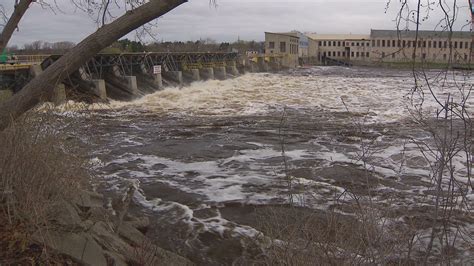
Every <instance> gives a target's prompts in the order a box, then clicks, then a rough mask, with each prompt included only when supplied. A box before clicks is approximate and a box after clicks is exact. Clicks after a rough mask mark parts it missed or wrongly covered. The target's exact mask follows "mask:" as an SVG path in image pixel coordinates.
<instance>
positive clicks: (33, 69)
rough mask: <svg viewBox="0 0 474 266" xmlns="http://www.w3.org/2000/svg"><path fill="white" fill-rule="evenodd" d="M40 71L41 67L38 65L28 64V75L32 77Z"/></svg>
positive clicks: (41, 70)
mask: <svg viewBox="0 0 474 266" xmlns="http://www.w3.org/2000/svg"><path fill="white" fill-rule="evenodd" d="M41 72H43V69H42V68H41V66H40V65H32V66H30V75H31V76H32V77H34V78H35V77H37V76H39V75H40V74H41Z"/></svg>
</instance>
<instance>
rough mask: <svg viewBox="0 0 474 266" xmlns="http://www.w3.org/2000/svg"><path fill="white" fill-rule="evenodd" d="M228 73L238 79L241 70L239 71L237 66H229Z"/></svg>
mask: <svg viewBox="0 0 474 266" xmlns="http://www.w3.org/2000/svg"><path fill="white" fill-rule="evenodd" d="M226 71H227V73H229V74H231V75H232V76H234V77H236V76H238V75H239V70H238V69H237V66H235V65H234V66H227V67H226Z"/></svg>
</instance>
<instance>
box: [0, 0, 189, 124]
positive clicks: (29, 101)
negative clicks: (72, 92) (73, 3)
mask: <svg viewBox="0 0 474 266" xmlns="http://www.w3.org/2000/svg"><path fill="white" fill-rule="evenodd" d="M186 2H187V0H150V1H149V2H147V3H145V4H143V5H141V6H139V7H137V8H135V9H133V10H130V11H127V13H125V14H124V15H123V16H121V17H119V18H117V19H116V20H114V21H113V22H112V23H110V24H107V25H105V26H103V27H101V28H99V29H98V30H97V31H96V32H94V33H93V34H91V35H89V36H88V37H87V38H85V39H84V40H82V41H81V42H80V43H79V44H78V45H77V46H76V47H74V48H73V49H71V50H70V51H69V52H68V53H66V54H65V55H63V56H62V57H61V58H59V59H58V60H57V61H56V62H54V63H53V64H52V65H51V66H49V67H48V68H46V69H45V70H44V71H43V72H42V73H41V74H40V75H38V76H37V77H36V78H34V79H33V80H31V81H30V82H29V83H28V84H26V86H25V87H23V89H21V90H20V92H18V93H17V94H15V95H14V96H13V97H11V98H10V99H8V100H7V101H5V102H4V103H3V104H2V105H0V131H1V130H3V129H5V128H6V127H8V126H9V125H10V123H11V122H12V121H13V120H14V119H16V118H17V117H19V116H20V115H22V114H23V113H24V112H26V111H28V110H29V109H31V108H32V107H34V106H35V105H36V104H37V103H38V102H39V100H40V99H42V98H46V97H48V96H49V95H51V94H52V91H53V89H54V87H55V86H56V85H57V84H58V83H60V82H61V81H62V80H64V79H65V78H66V77H68V76H69V75H70V74H71V73H73V72H74V71H76V70H77V69H79V67H81V66H82V65H83V64H84V63H86V62H87V61H88V60H89V59H90V58H91V57H93V56H94V55H96V54H97V53H98V52H100V51H101V50H102V49H104V48H106V47H108V46H109V45H111V44H112V43H113V42H115V41H116V40H118V39H119V38H121V37H123V36H125V35H126V34H127V33H129V32H131V31H132V30H134V29H136V28H138V27H140V26H142V25H144V24H146V23H148V22H150V21H152V20H153V19H155V18H158V17H160V16H162V15H164V14H166V13H168V12H169V11H171V10H172V9H174V8H176V7H178V6H179V5H181V4H183V3H186Z"/></svg>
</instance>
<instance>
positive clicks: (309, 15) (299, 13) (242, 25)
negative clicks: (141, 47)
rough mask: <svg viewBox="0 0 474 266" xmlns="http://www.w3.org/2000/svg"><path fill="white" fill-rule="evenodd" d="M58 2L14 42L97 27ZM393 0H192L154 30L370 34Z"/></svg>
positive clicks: (26, 23)
mask: <svg viewBox="0 0 474 266" xmlns="http://www.w3.org/2000/svg"><path fill="white" fill-rule="evenodd" d="M11 2H13V1H11ZM57 2H58V3H59V7H60V8H61V9H62V10H64V13H62V12H56V14H54V13H52V12H51V11H50V10H47V9H42V8H41V7H39V6H38V5H37V4H34V5H33V6H32V8H30V10H29V11H28V12H27V14H26V16H25V18H24V20H23V21H22V22H21V24H20V31H18V32H15V35H14V37H13V39H12V42H11V44H17V45H23V44H24V43H28V42H32V41H35V40H43V41H48V42H55V41H63V40H64V41H73V42H78V41H80V40H81V39H82V38H84V37H85V36H87V35H88V34H90V33H92V32H93V31H94V30H95V29H96V25H95V23H94V22H93V20H92V19H91V18H90V17H89V16H88V15H86V14H84V13H82V12H80V11H77V10H75V9H74V7H73V6H72V5H71V4H70V2H69V1H68V0H58V1H57ZM392 2H396V3H391V7H390V8H389V9H388V11H387V12H385V9H386V4H387V0H297V1H281V0H276V1H272V0H218V6H217V8H214V7H212V6H210V5H209V1H208V0H190V1H189V2H188V3H186V4H184V5H182V6H180V7H178V8H177V9H175V10H173V11H172V12H170V13H168V14H166V15H165V16H163V17H162V18H160V19H158V21H157V23H156V24H157V27H156V29H154V32H155V33H156V36H157V38H158V39H159V40H169V41H173V40H182V41H185V40H197V39H200V38H207V37H209V38H212V39H216V40H218V41H234V40H237V38H239V37H240V39H245V40H263V38H264V34H263V32H264V31H289V30H295V29H297V30H300V31H309V32H317V33H353V34H368V33H369V32H370V29H395V22H394V19H395V17H396V14H397V11H398V9H399V8H400V6H399V3H398V1H393V0H392ZM447 2H450V1H449V0H447ZM410 5H411V7H412V8H413V7H415V1H414V0H410ZM11 8H12V7H11V6H7V9H10V10H11ZM433 9H434V11H432V12H431V13H430V18H429V19H428V20H427V21H424V22H423V25H422V28H423V29H429V30H432V29H434V28H435V26H436V24H437V22H438V21H439V20H440V19H442V17H443V16H442V14H441V12H439V7H436V6H433ZM468 18H469V11H468V7H467V2H466V5H465V6H462V7H461V8H460V10H459V17H458V23H457V28H460V27H461V25H462V24H465V23H466V22H467V21H468ZM466 29H468V28H466ZM129 37H130V38H133V35H130V36H129ZM148 40H150V38H148Z"/></svg>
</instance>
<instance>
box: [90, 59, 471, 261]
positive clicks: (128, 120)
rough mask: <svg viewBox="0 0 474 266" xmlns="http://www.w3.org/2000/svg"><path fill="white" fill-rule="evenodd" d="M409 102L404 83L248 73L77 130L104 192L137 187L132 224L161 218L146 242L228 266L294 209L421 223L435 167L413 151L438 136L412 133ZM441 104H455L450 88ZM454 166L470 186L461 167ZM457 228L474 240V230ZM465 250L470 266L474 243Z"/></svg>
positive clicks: (312, 71) (354, 74) (431, 109)
mask: <svg viewBox="0 0 474 266" xmlns="http://www.w3.org/2000/svg"><path fill="white" fill-rule="evenodd" d="M431 76H433V77H435V76H436V75H435V74H434V73H433V75H431ZM449 80H450V82H464V83H466V82H470V79H469V78H466V77H465V76H462V75H459V76H456V77H450V78H449ZM413 88H414V79H413V76H412V72H411V71H404V70H388V69H376V68H342V67H313V68H306V69H299V70H295V71H290V72H285V73H277V74H270V73H252V74H246V75H243V76H240V77H237V78H234V79H228V80H225V81H217V80H213V81H206V82H196V83H192V84H191V85H190V86H187V87H183V88H167V89H165V90H163V91H159V92H156V93H154V94H151V95H146V96H144V97H142V98H140V99H138V100H135V101H132V102H111V103H110V104H109V105H107V106H101V105H97V106H94V107H91V108H90V111H89V112H92V113H93V114H94V115H93V117H88V116H87V117H84V118H82V119H84V125H88V126H84V128H83V129H82V130H83V135H87V136H89V137H84V142H86V143H87V147H88V149H90V154H91V162H92V163H93V164H94V169H95V171H96V174H97V177H96V180H95V181H96V183H97V186H98V187H99V189H101V190H102V191H108V192H111V193H116V192H120V191H123V190H124V189H125V188H126V187H128V186H129V185H130V184H135V185H136V186H137V187H138V190H137V192H136V193H135V196H134V202H135V205H136V206H135V207H136V208H135V211H140V212H144V213H147V214H148V215H150V217H152V220H153V226H152V229H151V230H150V232H149V234H150V235H151V236H152V237H153V238H154V239H155V240H156V241H157V242H158V243H160V245H162V246H164V247H165V248H168V249H171V250H174V251H177V252H179V253H181V254H184V255H186V256H188V257H191V258H192V259H193V260H194V261H196V262H198V263H201V264H222V263H224V264H230V263H232V261H234V260H235V259H236V258H238V257H239V256H241V255H242V254H241V253H242V247H241V242H240V239H242V238H252V237H255V236H256V235H258V234H259V232H260V231H261V229H262V228H261V226H260V225H259V222H260V221H259V219H262V218H258V215H255V213H257V212H258V211H256V210H258V209H262V208H266V207H269V206H273V207H275V206H288V205H287V204H288V203H290V201H291V202H292V204H293V205H297V206H299V207H304V208H306V209H309V210H317V211H319V212H326V211H329V210H337V212H338V213H340V214H343V215H348V216H351V215H352V216H354V215H355V214H354V212H355V211H354V209H353V206H354V205H353V204H354V202H355V201H356V199H364V200H366V201H368V202H371V203H374V204H375V206H377V208H379V209H380V210H384V211H387V210H390V214H389V213H388V212H387V213H384V214H382V216H384V217H385V216H386V217H390V218H391V219H393V220H398V221H406V220H407V219H412V220H417V219H418V220H420V221H421V220H423V219H424V218H426V216H427V214H426V212H424V211H420V209H423V208H424V207H426V206H432V205H433V199H432V198H431V196H432V194H433V193H432V191H433V186H432V184H433V180H432V169H431V168H430V166H432V165H430V161H429V159H430V157H429V155H428V158H425V157H424V156H423V154H422V153H421V152H420V146H419V145H417V141H426V142H427V143H430V142H431V135H430V133H429V132H427V131H426V130H425V129H424V128H423V127H422V126H421V125H420V123H418V122H417V121H415V119H414V113H415V112H414V110H415V109H414V105H413V104H417V103H420V102H421V101H420V99H419V98H416V96H415V97H414V98H413V97H412V96H413V95H414V94H412V93H411V92H412V89H413ZM436 93H438V94H439V96H440V98H443V99H446V97H447V95H448V94H449V93H451V95H456V91H453V89H452V88H451V87H449V86H446V87H443V88H441V87H440V88H437V89H436ZM425 96H426V99H425V101H424V109H423V113H424V114H428V115H431V116H433V115H434V114H435V112H436V110H438V109H439V107H438V106H437V105H436V103H435V102H434V101H433V100H431V98H430V97H428V95H425ZM473 106H474V105H473V101H472V97H471V100H469V101H468V102H467V108H468V109H469V108H472V107H473ZM469 110H470V111H472V109H469ZM90 136H93V137H90ZM418 144H419V143H418ZM427 159H428V160H427ZM453 163H454V164H455V165H456V166H457V167H455V169H456V170H455V172H454V174H455V175H456V177H457V180H458V181H459V182H461V183H466V182H467V177H466V175H467V174H466V165H467V164H466V159H465V157H463V156H462V155H458V156H456V157H455V158H454V160H453ZM470 193H471V196H472V191H471V192H470ZM354 195H357V196H360V197H361V198H357V197H356V196H354ZM470 199H471V201H470V202H471V203H470V204H472V197H471V198H470ZM471 207H472V206H471ZM275 208H276V207H275ZM471 210H472V209H471ZM454 219H455V220H456V221H460V223H461V221H462V223H463V225H466V226H467V228H468V230H470V231H468V232H470V233H471V236H472V235H474V231H473V228H474V227H473V219H472V216H471V217H470V218H469V219H468V218H467V217H465V216H460V217H458V218H454ZM420 223H421V222H420ZM419 228H420V230H421V231H423V230H425V231H423V232H425V233H426V232H427V231H426V230H427V229H426V227H425V226H421V225H420V226H419ZM471 241H472V240H471ZM469 245H470V246H471V248H465V249H464V248H463V247H469ZM458 249H459V250H462V252H461V253H463V252H464V254H465V256H467V257H470V254H471V253H465V252H472V242H470V243H469V241H468V242H467V244H466V243H464V244H460V245H459V247H458ZM469 249H470V251H469ZM224 254H225V255H224Z"/></svg>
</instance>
